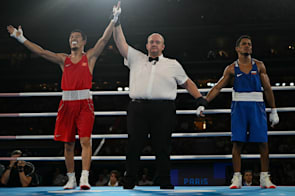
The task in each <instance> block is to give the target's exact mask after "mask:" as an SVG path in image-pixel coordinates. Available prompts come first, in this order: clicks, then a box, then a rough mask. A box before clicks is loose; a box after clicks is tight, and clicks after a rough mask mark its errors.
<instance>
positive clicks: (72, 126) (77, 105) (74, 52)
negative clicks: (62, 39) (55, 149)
mask: <svg viewBox="0 0 295 196" xmlns="http://www.w3.org/2000/svg"><path fill="white" fill-rule="evenodd" d="M118 5H119V3H118ZM120 13H121V11H120V12H118V11H117V10H116V9H114V10H113V17H112V20H111V22H110V23H109V25H108V27H107V28H106V30H105V32H104V34H103V36H102V37H101V38H100V39H99V40H98V41H97V43H96V44H95V46H94V47H93V48H91V49H89V50H88V51H87V52H86V53H84V46H85V45H86V40H87V38H86V35H85V34H84V33H83V32H82V31H80V30H74V31H72V32H71V34H70V38H69V44H70V48H71V54H70V55H68V54H63V53H53V52H51V51H48V50H45V49H43V48H41V47H40V46H38V45H37V44H35V43H33V42H31V41H29V40H27V39H26V38H25V37H24V35H23V31H22V28H21V26H19V27H18V29H16V28H14V27H13V26H11V25H10V26H8V27H7V30H8V32H9V33H10V36H11V37H13V38H15V39H17V40H18V41H19V42H20V43H22V44H24V46H26V47H27V48H28V49H29V50H31V51H32V52H34V53H36V54H38V55H39V56H41V57H43V58H45V59H47V60H49V61H51V62H53V63H57V64H58V65H59V66H60V68H61V69H62V71H63V75H62V84H61V88H62V90H63V95H62V100H61V101H60V104H59V108H58V115H57V118H56V125H55V133H54V139H55V140H56V141H62V142H64V156H65V163H66V167H67V175H68V182H67V183H66V185H65V186H64V189H74V188H76V186H77V183H76V177H75V171H74V147H75V134H76V132H78V134H79V138H80V143H81V147H82V174H81V178H80V189H86V190H87V189H90V187H91V186H90V184H89V183H88V175H89V169H90V163H91V154H92V147H91V139H90V137H91V132H92V128H93V123H94V108H93V102H92V98H91V94H90V89H91V87H92V73H93V69H94V66H95V62H96V60H97V58H98V57H99V55H100V54H101V52H102V50H103V48H104V47H105V45H106V44H107V42H108V41H109V39H110V37H111V35H112V31H113V26H114V25H115V24H116V23H118V16H119V15H120Z"/></svg>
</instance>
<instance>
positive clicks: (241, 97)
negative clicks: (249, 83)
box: [232, 91, 264, 102]
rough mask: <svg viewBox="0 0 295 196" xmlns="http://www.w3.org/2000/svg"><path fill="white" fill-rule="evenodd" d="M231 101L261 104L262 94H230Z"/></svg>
mask: <svg viewBox="0 0 295 196" xmlns="http://www.w3.org/2000/svg"><path fill="white" fill-rule="evenodd" d="M232 101H254V102H263V101H264V100H263V93H262V92H242V93H240V92H235V91H233V92H232Z"/></svg>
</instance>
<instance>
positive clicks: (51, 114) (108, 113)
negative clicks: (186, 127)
mask: <svg viewBox="0 0 295 196" xmlns="http://www.w3.org/2000/svg"><path fill="white" fill-rule="evenodd" d="M270 111H271V108H266V112H270ZM277 111H278V112H294V111H295V107H282V108H277ZM230 112H231V110H230V109H207V110H205V111H204V112H203V113H204V114H229V113H230ZM176 114H180V115H183V114H193V115H196V110H177V111H176ZM94 115H95V116H125V115H127V112H126V111H104V112H94ZM55 116H57V112H40V113H1V114H0V118H1V117H2V118H3V117H55Z"/></svg>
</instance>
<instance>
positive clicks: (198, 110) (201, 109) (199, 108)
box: [196, 106, 205, 116]
mask: <svg viewBox="0 0 295 196" xmlns="http://www.w3.org/2000/svg"><path fill="white" fill-rule="evenodd" d="M204 110H205V107H204V106H199V107H198V108H197V110H196V114H197V116H200V115H203V111H204Z"/></svg>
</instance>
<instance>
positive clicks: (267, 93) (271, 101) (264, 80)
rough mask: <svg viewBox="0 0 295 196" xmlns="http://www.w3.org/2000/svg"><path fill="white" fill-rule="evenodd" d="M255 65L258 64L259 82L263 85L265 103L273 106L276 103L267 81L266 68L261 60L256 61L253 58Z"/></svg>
mask: <svg viewBox="0 0 295 196" xmlns="http://www.w3.org/2000/svg"><path fill="white" fill-rule="evenodd" d="M255 62H256V65H257V66H258V70H259V74H260V80H261V84H262V86H263V89H264V94H265V98H266V101H267V103H268V104H269V106H270V107H271V108H275V107H276V104H275V98H274V95H273V91H272V89H271V85H270V81H269V77H268V75H267V73H266V68H265V65H264V63H263V62H262V61H257V60H255Z"/></svg>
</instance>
